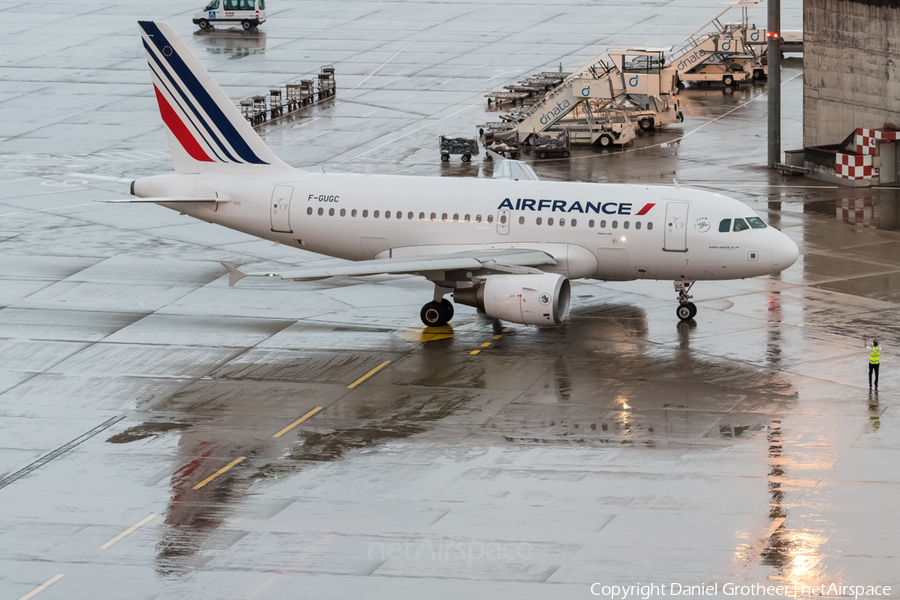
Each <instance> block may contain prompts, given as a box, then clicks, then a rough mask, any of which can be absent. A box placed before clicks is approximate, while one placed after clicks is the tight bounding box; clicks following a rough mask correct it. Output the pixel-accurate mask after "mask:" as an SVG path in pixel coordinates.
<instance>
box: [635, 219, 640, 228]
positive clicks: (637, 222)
mask: <svg viewBox="0 0 900 600" xmlns="http://www.w3.org/2000/svg"><path fill="white" fill-rule="evenodd" d="M634 228H635V229H640V228H641V222H640V221H635V222H634Z"/></svg>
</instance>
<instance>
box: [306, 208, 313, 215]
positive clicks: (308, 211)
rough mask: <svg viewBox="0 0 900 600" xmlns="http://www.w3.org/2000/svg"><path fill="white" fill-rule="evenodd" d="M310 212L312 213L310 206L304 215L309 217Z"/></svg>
mask: <svg viewBox="0 0 900 600" xmlns="http://www.w3.org/2000/svg"><path fill="white" fill-rule="evenodd" d="M312 212H313V211H312V206H310V207H309V208H307V209H306V214H308V215H311V214H312Z"/></svg>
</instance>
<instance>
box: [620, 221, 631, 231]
mask: <svg viewBox="0 0 900 600" xmlns="http://www.w3.org/2000/svg"><path fill="white" fill-rule="evenodd" d="M629 227H631V223H630V222H628V221H625V222H624V223H622V228H624V229H628V228H629Z"/></svg>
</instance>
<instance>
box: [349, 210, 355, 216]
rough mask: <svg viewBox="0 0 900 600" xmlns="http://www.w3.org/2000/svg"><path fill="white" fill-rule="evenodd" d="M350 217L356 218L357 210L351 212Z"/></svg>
mask: <svg viewBox="0 0 900 600" xmlns="http://www.w3.org/2000/svg"><path fill="white" fill-rule="evenodd" d="M350 216H351V217H355V216H356V209H355V208H354V209H353V210H351V211H350Z"/></svg>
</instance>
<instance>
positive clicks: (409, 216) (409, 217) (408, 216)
mask: <svg viewBox="0 0 900 600" xmlns="http://www.w3.org/2000/svg"><path fill="white" fill-rule="evenodd" d="M415 216H416V215H414V214H413V213H409V214H408V215H406V218H407V219H409V220H410V221H412V220H413V217H415Z"/></svg>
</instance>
